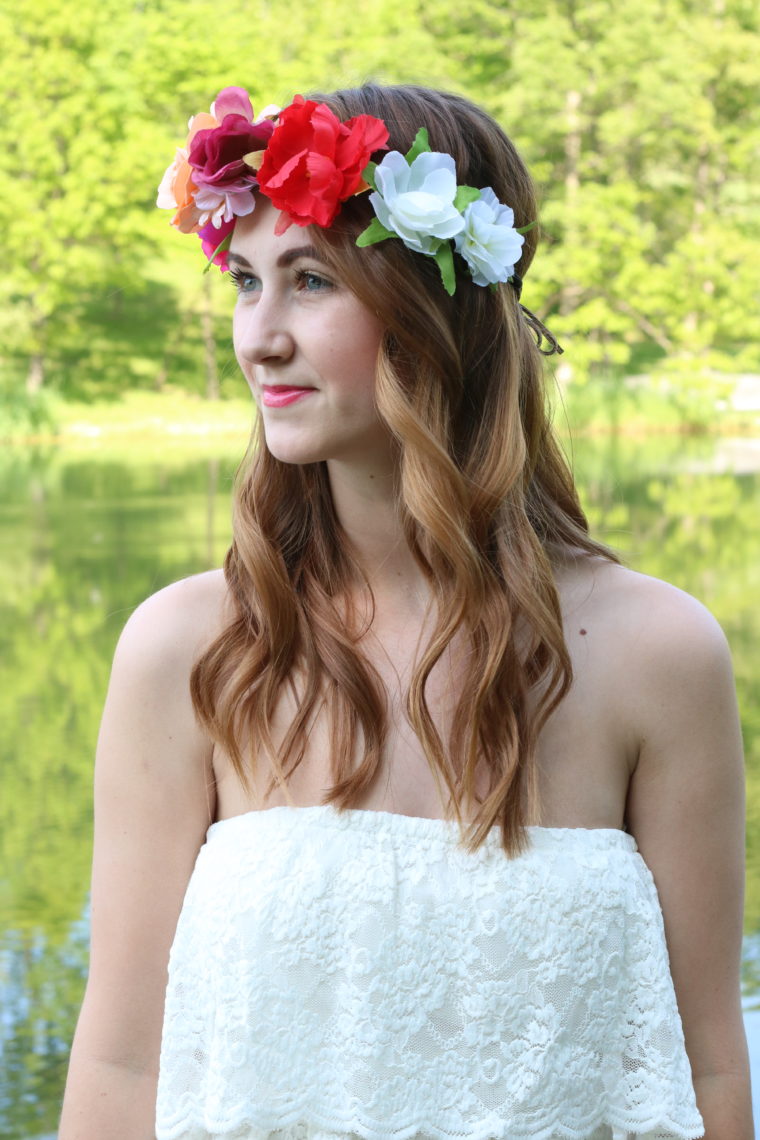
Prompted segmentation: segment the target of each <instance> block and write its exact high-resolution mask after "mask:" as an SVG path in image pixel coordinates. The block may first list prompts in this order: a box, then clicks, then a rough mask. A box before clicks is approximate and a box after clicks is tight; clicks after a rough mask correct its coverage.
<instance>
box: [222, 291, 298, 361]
mask: <svg viewBox="0 0 760 1140" xmlns="http://www.w3.org/2000/svg"><path fill="white" fill-rule="evenodd" d="M234 340H235V351H236V353H237V355H238V357H239V358H240V359H241V361H245V362H246V363H248V364H265V363H267V362H270V363H274V362H277V361H281V362H282V361H286V360H289V359H290V357H291V356H292V355H293V348H294V341H293V337H292V335H291V333H290V329H289V326H288V321H287V317H286V314H285V313H284V311H283V308H282V306H281V305H278V304H277V303H276V301H274V300H269V299H267V298H266V297H264V296H262V297H261V299H260V300H259V301H257V302H256V304H255V305H248V306H244V307H242V308H240V309H238V310H237V311H236V313H235V324H234Z"/></svg>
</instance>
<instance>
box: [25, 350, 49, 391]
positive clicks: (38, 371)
mask: <svg viewBox="0 0 760 1140" xmlns="http://www.w3.org/2000/svg"><path fill="white" fill-rule="evenodd" d="M44 382H45V358H44V356H43V355H42V353H41V352H35V353H33V354H32V356H31V357H30V359H29V370H28V371H27V374H26V391H27V395H29V396H36V395H37V393H38V392H40V391H41V390H42V385H43V384H44Z"/></svg>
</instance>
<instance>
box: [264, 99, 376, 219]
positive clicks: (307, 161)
mask: <svg viewBox="0 0 760 1140" xmlns="http://www.w3.org/2000/svg"><path fill="white" fill-rule="evenodd" d="M387 142H388V128H387V127H386V125H385V123H384V122H383V121H382V119H375V118H373V116H372V115H357V116H355V118H353V119H349V120H348V121H347V122H345V123H341V121H340V119H338V118H337V116H336V115H334V114H333V112H332V111H331V110H330V108H329V107H327V106H326V105H325V104H324V103H315V102H313V100H310V99H309V100H306V99H304V98H303V96H302V95H297V96H296V97H295V99H294V100H293V102H292V103H291V105H290V106H289V107H286V108H285V110H284V111H281V112H280V117H279V121H278V123H277V126H276V127H275V130H274V134H273V135H272V137H271V139H270V140H269V145H268V146H267V149H266V152H265V154H264V158H263V161H262V163H261V166H260V168H259V172H258V183H259V189H260V191H261V193H262V194H265V195H266V196H267V198H270V199H271V200H272V202H273V204H274V205H275V206H276V207H277V209H278V210H282V212H283V214H285V215H286V216H287V219H288V222H295V223H296V225H299V226H309V225H312V224H313V225H317V226H323V227H324V226H330V225H332V223H333V221H334V220H335V216H336V214H337V213H338V211H339V209H340V204H341V202H345V201H346V199H347V198H350V197H351V195H352V194H355V193H356V192H357V190H360V189H362V188H363V184H362V171H363V170H364V168H365V166H366V165H367V163H368V162H369V160H370V157H371V155H372V154H373V152H374V151H376V150H387V149H388V147H387V145H386V144H387ZM287 224H288V223H286V226H287Z"/></svg>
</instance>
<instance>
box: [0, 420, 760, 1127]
mask: <svg viewBox="0 0 760 1140" xmlns="http://www.w3.org/2000/svg"><path fill="white" fill-rule="evenodd" d="M757 451H758V449H754V450H753V448H752V447H749V446H743V447H739V448H737V449H735V451H734V453H733V455H732V452H731V447H730V445H726V444H720V445H718V446H717V447H716V445H715V444H714V443H711V442H709V441H683V440H680V439H674V440H664V441H663V440H654V441H648V442H646V443H630V442H628V443H626V442H624V441H621V440H605V441H602V442H598V443H594V442H587V441H583V442H581V443H577V444H576V445H575V454H574V463H575V468H576V472H577V475H578V480H579V483H580V486H581V490H582V494H583V497H584V501H585V502H586V504H587V507H588V511H589V515H590V518H591V521H592V524H593V526H594V529H595V531H596V532H597V533H598V534H599V535H600V537H602V538H604V539H606V540H607V541H609V542H610V543H611V544H613V545H614V546H616V547H617V548H618V549H619V550H620V551H621V552H622V553H623V555H624V557H625V558H626V559H627V560H628V561H630V563H631V564H632V565H634V566H635V567H636V568H638V569H641V570H644V571H645V572H647V573H650V574H654V575H657V576H659V577H664V578H666V579H669V580H670V581H672V582H675V583H676V584H677V585H679V586H681V587H683V588H684V589H686V590H688V591H690V592H691V593H694V594H696V595H697V596H698V597H700V598H701V599H702V600H703V601H705V602H706V603H707V604H708V605H709V606H710V608H711V609H712V610H713V611H714V612H715V614H716V616H717V617H718V618H719V620H720V621H721V622H722V624H723V626H724V628H725V630H726V632H727V634H728V636H729V640H730V642H731V645H732V649H733V652H734V658H735V665H736V673H737V683H738V687H739V695H740V703H741V708H742V718H743V725H744V731H745V741H746V747H747V763H748V817H749V824H748V873H749V875H748V893H747V932H748V940H747V953H746V955H745V980H746V985H747V991H748V995H749V996H750V1000H755V999H754V995H755V994H758V995H760V933H759V932H760V701H759V700H758V691H759V689H760V676H759V674H758V666H757V661H756V658H757V653H756V646H757V644H758V635H759V634H760V615H759V612H758V606H757V598H758V595H759V591H760V534H759V528H758V520H759V519H760V477H759V476H758V474H757V469H758V466H760V464H759V463H757V462H753V456H755V457H757ZM237 459H238V455H237V454H236V453H227V454H224V453H220V454H219V455H215V456H213V457H211V458H208V459H203V460H198V459H196V458H194V457H192V456H188V455H187V454H184V453H182V452H181V451H177V452H172V451H169V452H166V453H164V454H163V455H162V456H160V457H152V458H150V459H148V460H140V459H139V458H138V457H135V456H133V455H124V456H118V457H115V456H110V457H109V456H108V455H107V454H103V455H100V454H94V455H85V454H82V455H75V454H69V453H61V452H54V453H49V454H44V453H33V452H27V451H25V452H18V453H15V454H14V453H6V454H5V455H4V456H3V457H2V458H0V541H1V542H2V548H3V551H4V554H5V557H4V558H3V559H2V561H1V562H0V584H1V585H2V593H1V594H0V598H2V602H0V652H1V654H2V658H1V659H2V662H3V664H2V675H0V763H1V764H2V779H3V788H4V795H3V797H2V800H1V801H0V845H1V847H0V850H1V851H2V878H1V879H0V928H1V929H2V932H3V933H2V935H1V936H0V1003H1V1005H2V1014H1V1015H0V1051H1V1056H0V1061H1V1067H2V1072H3V1077H2V1081H0V1137H5V1138H7V1140H26V1138H28V1137H38V1136H41V1135H43V1134H45V1133H53V1132H54V1131H55V1126H56V1122H57V1115H58V1107H59V1103H60V1091H61V1087H62V1083H63V1079H64V1075H65V1065H66V1057H67V1051H68V1047H69V1043H70V1040H71V1035H72V1032H73V1025H74V1019H75V1017H76V1012H77V1010H78V1008H79V1003H80V1000H81V993H82V988H83V981H84V976H85V969H86V951H87V910H86V905H87V883H88V878H89V861H90V818H91V768H92V755H93V751H94V745H95V737H96V733H97V725H98V719H99V715H100V709H101V706H102V702H103V697H104V693H105V687H106V683H107V676H108V668H109V663H110V659H111V655H112V652H113V647H114V645H115V642H116V639H117V637H118V634H119V631H120V629H121V627H122V625H123V624H124V621H125V619H126V617H127V616H128V614H129V613H130V612H131V610H132V609H133V607H134V606H135V605H137V604H138V602H139V601H141V600H142V599H143V598H144V597H145V596H146V595H147V594H149V593H151V592H152V591H154V590H156V589H158V588H159V587H161V586H162V585H165V584H166V583H167V582H170V581H173V580H175V579H176V578H180V577H182V576H184V575H186V574H190V573H195V572H198V571H200V570H203V569H206V568H208V567H210V566H216V565H219V563H220V562H221V559H222V557H223V554H224V550H225V548H226V544H227V541H228V537H229V493H230V487H231V481H232V476H233V473H234V469H235V466H236V463H237ZM732 462H736V465H737V467H738V472H737V473H731V471H730V465H731V463H732ZM757 1004H758V1006H760V997H758V998H757Z"/></svg>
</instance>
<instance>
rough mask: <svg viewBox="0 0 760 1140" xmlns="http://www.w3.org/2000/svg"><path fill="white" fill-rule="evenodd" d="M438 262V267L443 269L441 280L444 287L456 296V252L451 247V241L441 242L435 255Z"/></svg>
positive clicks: (449, 293) (450, 294)
mask: <svg viewBox="0 0 760 1140" xmlns="http://www.w3.org/2000/svg"><path fill="white" fill-rule="evenodd" d="M433 256H434V257H435V260H436V261H437V262H438V268H439V269H440V271H441V281H443V287H444V289H445V290H446V292H447V293H448V295H449V296H450V297H453V296H454V290H455V289H456V287H457V285H456V277H455V275H454V253H453V250H452V248H451V243H450V242H448V241H444V242H441V244H440V245H439V246H438V249H437V250H436V251H435V254H434V255H433Z"/></svg>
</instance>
